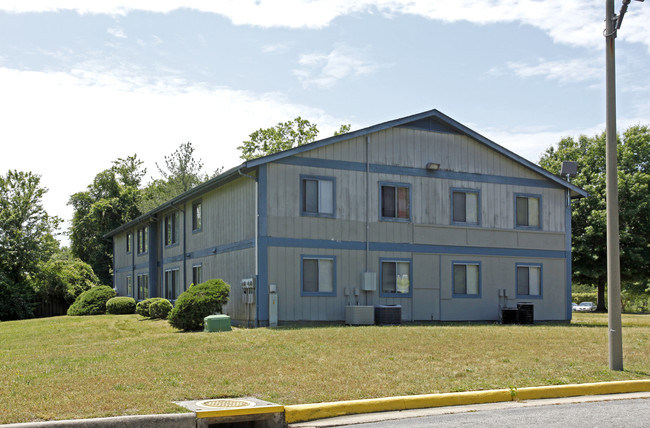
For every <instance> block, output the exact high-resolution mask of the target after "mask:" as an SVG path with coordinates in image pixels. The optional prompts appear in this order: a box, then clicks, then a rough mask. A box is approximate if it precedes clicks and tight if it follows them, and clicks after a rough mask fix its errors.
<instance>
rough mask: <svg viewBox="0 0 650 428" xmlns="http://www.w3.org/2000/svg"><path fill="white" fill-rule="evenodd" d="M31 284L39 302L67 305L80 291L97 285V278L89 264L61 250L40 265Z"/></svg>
mask: <svg viewBox="0 0 650 428" xmlns="http://www.w3.org/2000/svg"><path fill="white" fill-rule="evenodd" d="M33 284H34V289H35V291H36V293H37V298H38V301H39V302H43V303H50V302H52V303H58V304H60V305H62V306H64V307H68V306H70V305H71V304H72V303H73V302H74V301H75V300H76V299H77V297H78V296H79V295H80V294H81V293H83V292H84V291H86V290H89V289H90V288H91V287H94V286H96V285H99V279H98V278H97V275H95V273H94V272H93V270H92V268H91V267H90V265H89V264H87V263H84V262H82V261H81V260H79V259H77V258H74V257H71V256H70V254H69V253H66V252H63V251H61V252H58V253H56V254H55V255H53V256H52V257H51V258H50V260H48V261H47V262H45V263H43V264H42V265H41V267H40V271H39V272H38V273H37V274H36V275H35V276H34V281H33Z"/></svg>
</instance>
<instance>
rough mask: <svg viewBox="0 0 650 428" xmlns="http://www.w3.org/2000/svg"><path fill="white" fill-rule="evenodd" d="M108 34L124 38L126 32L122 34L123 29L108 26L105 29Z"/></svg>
mask: <svg viewBox="0 0 650 428" xmlns="http://www.w3.org/2000/svg"><path fill="white" fill-rule="evenodd" d="M106 32H107V33H108V34H110V35H111V36H113V37H117V38H118V39H126V38H127V37H126V34H124V30H123V29H122V28H119V27H114V28H109V29H108V30H106Z"/></svg>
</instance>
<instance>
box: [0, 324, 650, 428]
mask: <svg viewBox="0 0 650 428" xmlns="http://www.w3.org/2000/svg"><path fill="white" fill-rule="evenodd" d="M623 325H624V331H623V348H624V349H623V352H624V354H623V355H624V364H625V371H623V372H613V371H610V370H609V368H608V367H609V364H608V360H607V358H608V350H607V315H606V314H593V313H585V314H574V321H573V322H572V323H571V325H566V324H559V325H534V326H516V325H497V324H429V325H402V326H395V327H374V326H368V327H344V326H325V327H321V326H319V327H301V328H291V327H281V328H275V329H267V328H260V329H253V330H247V329H234V330H233V331H232V332H224V333H179V332H177V331H176V330H174V329H172V328H171V327H170V326H169V324H168V323H167V322H165V321H150V320H143V319H142V318H141V317H139V316H138V315H106V316H95V317H55V318H45V319H34V320H26V321H16V322H4V323H0V423H12V422H28V421H37V420H52V419H71V418H87V417H103V416H116V415H132V414H152V413H172V412H182V411H183V410H182V409H180V408H179V407H177V406H175V405H174V404H172V403H171V402H172V401H179V400H191V399H204V398H217V397H240V396H255V397H258V398H261V399H264V400H268V401H271V402H275V403H279V404H296V403H311V402H321V401H335V400H349V399H358V398H376V397H386V396H394V395H410V394H426V393H436V392H452V391H466V390H481V389H493V388H508V387H518V388H520V387H525V386H539V385H553V384H566V383H584V382H595V381H609V380H628V379H647V378H650V315H623Z"/></svg>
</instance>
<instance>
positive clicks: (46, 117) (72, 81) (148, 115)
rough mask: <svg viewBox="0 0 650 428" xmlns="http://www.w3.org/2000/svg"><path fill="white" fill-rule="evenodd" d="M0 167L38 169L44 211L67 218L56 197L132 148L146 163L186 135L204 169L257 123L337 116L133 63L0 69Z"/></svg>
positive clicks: (329, 121) (322, 121)
mask: <svg viewBox="0 0 650 428" xmlns="http://www.w3.org/2000/svg"><path fill="white" fill-rule="evenodd" d="M0 93H2V94H3V96H2V97H0V117H1V118H2V123H3V125H2V126H1V127H0V141H2V147H3V155H2V156H0V171H3V173H4V172H6V171H7V170H8V169H18V170H23V171H32V172H34V173H37V174H40V175H41V176H42V184H43V185H44V186H46V187H48V188H49V192H48V193H47V195H46V196H45V198H44V202H45V206H46V209H47V211H48V212H49V213H50V214H52V215H58V216H60V217H62V218H65V219H67V220H69V219H70V218H71V215H72V210H71V208H70V207H68V206H66V203H67V201H68V199H69V197H70V195H71V194H73V193H75V192H78V191H83V190H85V188H86V186H87V185H88V184H89V183H90V182H91V181H92V179H93V178H94V176H95V175H96V174H97V173H98V172H100V171H102V170H103V169H106V168H108V167H110V165H111V161H112V160H115V159H117V158H118V157H124V156H127V155H131V154H133V153H137V155H138V157H140V158H141V159H143V160H144V161H145V165H146V166H148V168H149V173H148V175H147V179H149V178H150V177H151V175H155V174H154V172H155V171H154V169H155V166H154V165H155V164H154V163H155V162H161V161H162V159H163V156H164V155H167V154H169V153H171V152H173V151H174V150H175V149H176V148H177V147H178V145H179V144H181V143H183V142H186V141H191V142H192V143H193V144H194V146H195V147H196V148H197V156H199V157H200V158H202V159H203V161H204V163H205V168H206V170H207V171H213V170H215V169H216V168H218V167H220V166H225V167H226V168H229V167H232V166H235V165H237V164H239V163H241V160H240V159H239V152H238V151H237V146H238V145H240V144H241V142H242V141H243V140H244V139H245V138H247V136H248V134H250V133H251V132H253V131H254V130H255V129H258V128H260V127H269V126H273V125H275V124H276V123H278V122H280V121H284V120H287V118H292V117H296V116H298V115H302V116H303V117H308V118H309V119H310V120H311V121H313V122H315V123H318V125H319V128H320V129H321V132H322V134H321V135H323V136H327V135H332V134H333V132H334V130H335V129H337V128H338V126H339V124H340V123H346V122H349V120H344V119H340V118H334V117H331V116H329V115H326V114H324V113H323V111H322V110H318V109H313V108H310V107H307V106H303V105H292V104H290V103H288V102H287V100H286V99H285V98H284V97H283V96H281V95H278V94H275V93H264V94H254V93H250V92H246V91H237V90H233V89H230V88H225V87H207V86H203V85H197V84H192V83H191V82H187V81H183V80H181V79H178V78H173V77H171V78H159V79H157V80H145V79H142V78H140V77H138V73H137V72H134V71H130V72H129V71H128V70H121V71H120V72H118V73H115V74H114V73H112V72H107V71H104V70H101V69H99V68H97V67H94V66H93V64H83V65H80V66H78V67H77V68H75V69H74V70H73V72H72V73H71V74H66V73H60V72H49V73H48V72H32V71H17V70H13V69H8V68H0Z"/></svg>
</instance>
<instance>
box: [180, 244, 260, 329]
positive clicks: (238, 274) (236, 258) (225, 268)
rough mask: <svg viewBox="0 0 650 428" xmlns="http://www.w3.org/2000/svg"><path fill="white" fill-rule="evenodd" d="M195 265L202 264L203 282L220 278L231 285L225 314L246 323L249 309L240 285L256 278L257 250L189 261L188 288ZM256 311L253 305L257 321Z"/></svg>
mask: <svg viewBox="0 0 650 428" xmlns="http://www.w3.org/2000/svg"><path fill="white" fill-rule="evenodd" d="M195 264H201V267H202V269H203V281H207V280H208V279H217V278H220V279H223V280H224V281H225V282H226V283H228V284H229V285H230V298H229V302H228V304H227V305H226V306H224V307H223V313H224V314H227V315H229V316H230V318H231V319H232V320H233V321H236V322H239V323H241V322H245V321H246V317H247V314H246V309H247V307H246V305H244V302H243V291H242V288H241V286H240V284H239V283H240V281H241V280H242V279H244V278H255V249H254V248H249V249H245V250H239V251H232V252H229V253H224V254H216V255H211V256H206V257H200V258H194V259H189V260H187V261H186V262H185V269H186V274H185V280H186V284H187V286H188V287H189V285H190V284H191V283H192V266H193V265H195ZM181 275H182V274H181ZM255 310H256V309H255V305H251V308H250V313H251V315H252V319H255Z"/></svg>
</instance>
